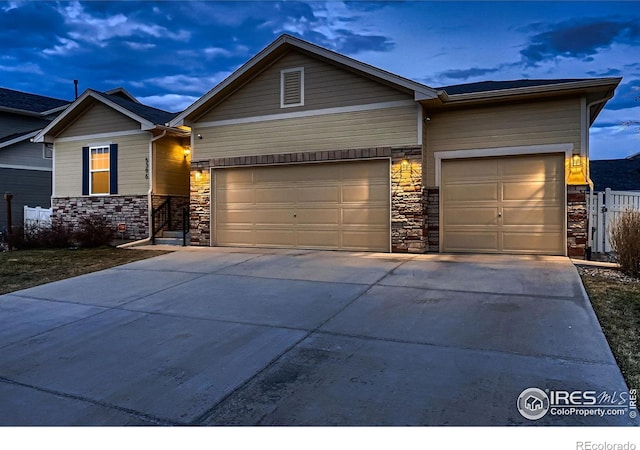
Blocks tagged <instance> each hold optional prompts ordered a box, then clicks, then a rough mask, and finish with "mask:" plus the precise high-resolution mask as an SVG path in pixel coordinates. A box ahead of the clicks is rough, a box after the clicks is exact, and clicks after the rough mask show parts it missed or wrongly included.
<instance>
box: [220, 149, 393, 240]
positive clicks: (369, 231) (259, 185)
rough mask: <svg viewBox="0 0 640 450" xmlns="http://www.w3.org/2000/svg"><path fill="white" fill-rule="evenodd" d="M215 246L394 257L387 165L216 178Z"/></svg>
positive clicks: (234, 172) (269, 170)
mask: <svg viewBox="0 0 640 450" xmlns="http://www.w3.org/2000/svg"><path fill="white" fill-rule="evenodd" d="M212 183H214V186H213V189H214V190H213V192H215V212H214V216H215V217H214V221H215V243H216V244H217V245H233V246H263V247H292V248H317V249H332V250H368V251H384V252H386V251H389V246H390V237H389V235H390V226H389V224H390V217H389V216H390V208H389V202H390V191H389V161H388V160H375V161H362V162H360V161H357V162H344V163H314V164H298V165H290V166H274V167H249V168H229V169H218V170H215V171H214V176H213V179H212Z"/></svg>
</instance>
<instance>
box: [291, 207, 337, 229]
mask: <svg viewBox="0 0 640 450" xmlns="http://www.w3.org/2000/svg"><path fill="white" fill-rule="evenodd" d="M283 214H287V212H284V213H283ZM295 223H297V224H298V225H316V226H318V225H328V226H330V227H332V228H335V227H337V226H338V225H339V224H340V209H339V208H312V209H305V208H299V207H298V208H296V218H295Z"/></svg>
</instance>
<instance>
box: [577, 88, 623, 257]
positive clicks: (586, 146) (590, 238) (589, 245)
mask: <svg viewBox="0 0 640 450" xmlns="http://www.w3.org/2000/svg"><path fill="white" fill-rule="evenodd" d="M614 94H615V91H613V90H612V91H611V92H609V94H608V95H607V96H606V97H605V98H603V99H600V100H596V101H593V102H591V103H588V104H587V106H586V108H585V109H586V112H585V113H586V115H587V117H586V123H585V128H586V130H585V139H584V142H583V144H582V147H583V150H584V152H583V154H584V156H585V159H586V161H587V183H589V206H591V201H592V199H593V180H592V179H591V167H590V166H591V159H590V156H589V130H590V129H591V123H590V122H591V108H592V107H594V106H595V105H599V104H600V103H606V102H608V101H609V100H611V99H612V98H613V95H614ZM590 221H591V214H590V212H589V211H588V212H587V248H588V249H589V251H588V254H589V255H591V249H592V248H593V245H592V244H593V242H592V241H593V232H592V230H591V229H592V226H591V224H590V223H589V222H590ZM587 259H590V258H587Z"/></svg>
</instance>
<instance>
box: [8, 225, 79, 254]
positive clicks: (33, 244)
mask: <svg viewBox="0 0 640 450" xmlns="http://www.w3.org/2000/svg"><path fill="white" fill-rule="evenodd" d="M8 242H9V244H11V247H12V248H15V249H17V250H29V249H35V248H68V247H71V246H72V245H73V233H72V232H71V231H70V230H69V229H68V228H67V227H65V226H63V225H56V224H54V225H53V226H51V227H38V226H27V227H19V228H15V229H14V230H13V233H12V234H11V235H10V236H8Z"/></svg>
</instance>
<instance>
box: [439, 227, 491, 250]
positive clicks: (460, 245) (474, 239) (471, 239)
mask: <svg viewBox="0 0 640 450" xmlns="http://www.w3.org/2000/svg"><path fill="white" fill-rule="evenodd" d="M444 239H445V241H444V246H445V248H447V250H446V251H448V252H492V251H493V249H495V248H496V247H497V246H498V233H497V232H487V231H470V230H464V231H452V232H447V233H446V235H445V238H444Z"/></svg>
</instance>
